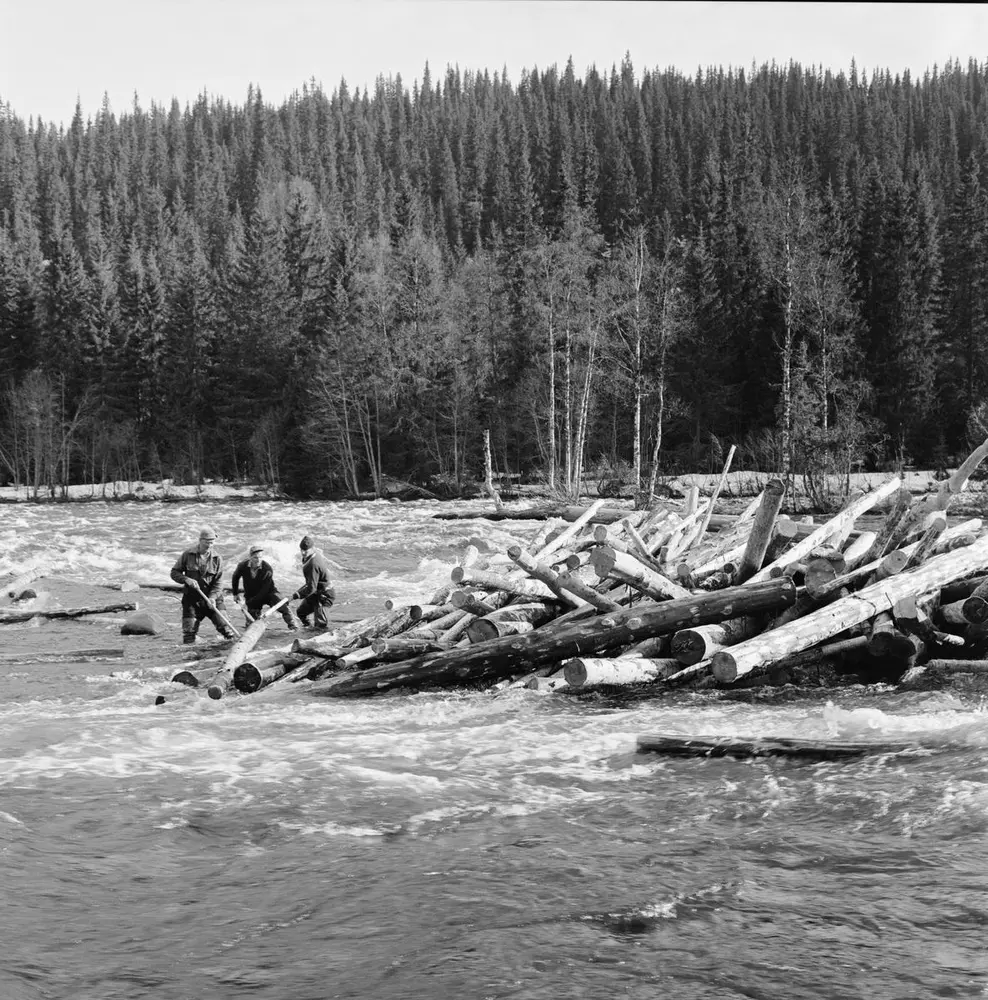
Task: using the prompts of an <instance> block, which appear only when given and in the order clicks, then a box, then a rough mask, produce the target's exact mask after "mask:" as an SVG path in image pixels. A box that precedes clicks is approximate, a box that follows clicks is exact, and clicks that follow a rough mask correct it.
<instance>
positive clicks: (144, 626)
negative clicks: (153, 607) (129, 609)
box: [120, 611, 165, 635]
mask: <svg viewBox="0 0 988 1000" xmlns="http://www.w3.org/2000/svg"><path fill="white" fill-rule="evenodd" d="M164 630H165V622H164V619H163V618H162V617H161V616H160V615H155V614H152V613H151V612H150V611H135V612H134V614H132V615H130V616H129V617H128V618H127V620H126V621H125V622H124V623H123V625H121V626H120V634H121V635H161V633H162V632H164Z"/></svg>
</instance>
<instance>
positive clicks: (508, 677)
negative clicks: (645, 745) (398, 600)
mask: <svg viewBox="0 0 988 1000" xmlns="http://www.w3.org/2000/svg"><path fill="white" fill-rule="evenodd" d="M986 455H988V441H986V442H985V443H984V444H983V445H982V446H981V447H979V448H978V449H977V450H976V451H975V452H974V453H972V455H971V456H970V457H969V458H968V459H967V460H966V461H965V462H964V463H963V465H962V466H961V467H960V468H959V469H958V470H957V472H956V473H954V474H953V475H952V476H951V477H950V479H948V480H947V481H945V482H944V483H943V484H941V486H940V488H939V489H938V490H937V491H936V492H935V493H933V494H930V495H928V496H924V497H922V498H920V499H919V500H918V501H914V498H913V497H912V496H911V495H910V494H909V493H908V492H907V491H905V490H904V489H903V488H902V484H901V482H900V481H899V480H898V479H897V478H890V479H889V480H888V481H887V482H886V483H884V484H883V485H882V486H880V487H879V488H877V489H873V490H871V491H870V492H867V493H857V494H852V495H851V496H849V497H848V498H847V500H846V502H845V504H844V506H843V507H842V508H841V509H840V510H839V511H837V513H836V514H834V515H832V516H830V517H829V518H827V519H825V520H822V521H821V522H820V523H816V524H813V523H808V524H807V523H797V522H796V521H794V520H792V519H791V518H788V517H785V516H784V515H783V514H782V513H781V511H782V508H783V502H784V499H785V492H786V491H785V487H784V484H783V483H782V482H781V481H779V480H773V481H770V482H769V483H768V484H767V485H766V487H765V489H764V490H763V492H762V493H761V494H760V495H759V496H758V497H756V498H755V499H754V500H753V502H752V503H751V504H750V505H749V507H748V508H747V509H746V510H745V511H744V512H743V513H742V514H740V515H738V516H736V517H726V516H724V515H721V514H716V513H714V510H713V505H714V502H715V501H716V492H715V493H714V495H712V496H711V497H710V498H709V500H708V501H707V502H706V503H697V502H696V497H695V496H694V497H691V498H690V500H688V501H687V503H686V504H685V505H684V506H683V507H682V508H681V509H678V510H677V509H674V508H673V506H672V505H671V504H666V505H657V506H655V507H653V508H652V509H651V510H648V511H627V510H624V511H622V512H621V517H620V518H613V517H611V516H610V510H608V512H607V516H606V517H604V518H603V519H601V518H600V517H599V515H600V512H601V510H602V509H604V508H603V503H604V502H603V501H598V502H597V503H594V504H592V505H591V506H590V507H588V508H584V509H583V510H582V512H581V513H580V514H579V516H576V517H567V518H565V519H563V518H550V519H548V520H546V521H545V522H543V523H542V525H541V527H540V528H539V529H538V530H537V531H536V533H535V535H534V537H533V538H531V539H530V540H529V541H528V543H527V544H521V543H518V544H514V545H510V546H508V547H507V550H506V552H505V553H504V554H503V555H501V554H498V555H496V556H494V557H493V558H491V559H490V560H489V561H488V562H487V564H486V565H485V564H483V563H482V561H481V560H480V559H479V558H478V557H477V553H476V550H473V551H471V552H469V553H468V554H467V556H466V557H465V558H464V559H463V560H462V562H461V564H460V565H457V566H455V567H453V569H452V571H451V573H450V581H449V584H447V585H445V586H443V587H441V588H440V589H439V590H438V591H437V592H436V593H435V594H432V595H430V596H429V597H428V598H427V599H426V600H425V601H424V602H423V603H422V604H416V605H403V606H397V605H395V604H394V603H393V602H388V603H387V606H386V607H385V609H384V610H383V611H382V612H381V613H380V614H377V615H375V616H372V617H370V618H367V619H364V620H363V621H359V622H354V623H351V624H348V625H347V626H346V627H344V628H342V629H340V630H338V631H335V632H332V633H326V634H320V635H318V636H312V637H307V638H304V639H299V640H296V641H295V643H293V646H292V648H291V649H290V650H287V649H286V650H284V651H279V656H280V657H282V658H281V659H278V660H277V661H276V662H275V663H273V664H272V665H270V666H265V667H260V666H256V665H255V667H256V668H255V669H254V670H251V671H248V670H246V669H244V670H240V671H237V670H235V671H234V673H237V672H239V673H241V674H243V675H244V676H245V678H246V675H247V674H249V675H250V680H249V681H247V680H246V679H245V680H244V684H243V688H242V690H243V691H245V692H246V691H248V690H250V691H253V690H260V689H261V688H263V687H265V686H267V685H269V684H272V683H277V684H282V683H286V682H287V683H291V682H292V681H297V680H300V679H307V680H309V681H312V682H313V683H312V684H311V685H309V686H308V687H307V688H306V690H308V691H309V692H310V693H311V694H313V695H319V696H325V697H345V696H354V695H368V694H374V693H380V692H385V691H391V690H396V689H406V690H425V689H430V688H447V687H455V686H468V687H485V688H491V689H493V690H495V691H498V692H501V691H505V690H509V689H511V688H517V687H526V688H530V689H534V690H538V691H541V692H550V691H551V692H554V693H557V694H568V695H572V694H574V693H580V692H584V691H588V690H600V689H605V690H612V689H626V690H631V691H633V692H635V693H636V694H637V695H640V696H651V695H656V694H661V693H662V692H665V691H673V690H679V689H682V688H738V687H745V686H753V685H762V684H780V683H795V684H811V685H821V684H823V685H830V684H836V683H852V682H862V683H867V682H873V681H883V682H899V681H901V682H902V683H904V684H917V683H920V684H921V683H924V680H923V679H924V678H926V680H929V678H931V677H942V676H945V675H947V674H951V673H956V672H968V673H976V672H982V673H988V535H986V534H985V533H984V532H983V530H982V524H981V521H980V520H977V519H972V520H968V521H962V522H960V523H954V524H949V523H948V520H947V513H948V508H949V506H950V503H951V501H952V499H953V498H954V497H955V496H956V495H957V494H958V493H960V492H961V490H962V489H963V488H964V486H965V484H966V482H967V479H968V477H969V476H970V474H971V472H972V471H973V470H974V469H975V468H976V467H977V466H978V465H979V464H980V463H981V461H982V460H983V459H984V457H985V456H986ZM866 517H867V518H868V522H867V523H864V522H862V519H863V518H866ZM951 664H953V665H955V666H951ZM226 669H227V671H228V672H229V670H230V667H229V666H227V668H226ZM237 686H238V687H239V686H240V685H237Z"/></svg>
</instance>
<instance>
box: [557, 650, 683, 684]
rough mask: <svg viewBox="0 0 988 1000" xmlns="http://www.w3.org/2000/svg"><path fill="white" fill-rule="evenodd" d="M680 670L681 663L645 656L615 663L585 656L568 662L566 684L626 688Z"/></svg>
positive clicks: (564, 669)
mask: <svg viewBox="0 0 988 1000" xmlns="http://www.w3.org/2000/svg"><path fill="white" fill-rule="evenodd" d="M680 669H682V665H681V664H680V663H679V661H678V660H669V659H664V660H652V659H647V658H645V657H643V656H616V657H614V658H612V659H607V658H605V657H595V656H584V657H577V658H575V659H572V660H567V661H566V662H565V663H564V664H563V676H564V677H565V678H566V683H567V684H569V686H570V687H574V688H577V687H590V686H592V685H597V684H601V685H605V684H606V685H613V686H626V685H630V684H648V683H649V682H650V681H654V680H657V679H659V678H662V677H668V676H669V675H670V674H674V673H676V672H677V671H678V670H680Z"/></svg>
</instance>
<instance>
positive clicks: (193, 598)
mask: <svg viewBox="0 0 988 1000" xmlns="http://www.w3.org/2000/svg"><path fill="white" fill-rule="evenodd" d="M215 541H216V532H215V531H213V529H212V528H203V529H202V531H200V532H199V541H198V543H197V544H196V545H194V546H193V547H192V548H190V549H186V550H185V551H184V552H183V553H182V554H181V555H180V556H179V557H178V560H177V562H176V563H175V565H174V566H172V571H171V578H172V579H173V580H174V581H175V582H176V583H180V584H182V586H183V587H184V588H185V589H184V590H183V591H182V641H183V642H185V643H186V644H191V643H194V642H195V641H196V633H197V632H198V631H199V623H200V622H201V621H202V620H203V618H208V619H209V620H210V621H211V622H212V623H213V625H215V626H216V631H217V632H219V634H220V635H221V636H223V638H224V639H235V638H236V637H237V633H236V632H235V631H234V629H233V627H232V626H231V625H230V622H229V621H228V620H227V618H226V616H225V615H224V614H223V591H222V589H221V587H220V578H221V577H222V576H223V559H222V557H221V556H220V554H219V553H218V552H214V551H213V542H215Z"/></svg>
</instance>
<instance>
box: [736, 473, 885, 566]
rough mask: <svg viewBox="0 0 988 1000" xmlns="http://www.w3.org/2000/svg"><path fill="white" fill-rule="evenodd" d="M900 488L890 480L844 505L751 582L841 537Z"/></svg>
mask: <svg viewBox="0 0 988 1000" xmlns="http://www.w3.org/2000/svg"><path fill="white" fill-rule="evenodd" d="M900 486H901V481H900V480H899V479H897V478H896V479H890V480H889V481H888V482H887V483H884V484H883V485H882V486H880V487H879V488H878V489H877V490H874V491H873V492H871V493H866V494H864V495H863V496H860V497H857V498H856V499H854V500H852V501H851V502H850V503H848V504H845V506H844V507H843V508H842V509H841V510H840V511H838V512H837V513H836V514H835V515H834V516H833V517H832V518H831V519H830V520H829V521H827V522H826V523H825V524H821V525H820V526H819V527H817V529H816V530H815V531H814V532H813V534H811V535H807V536H806V538H804V539H802V540H801V541H798V542H797V543H796V544H795V545H794V546H793V547H792V548H791V549H789V550H788V551H787V552H786V553H785V554H784V555H783V556H781V557H780V558H779V559H778V560H776V562H774V563H770V564H769V565H768V566H763V567H762V568H761V569H760V570H759V571H758V572H757V573H755V574H754V575H752V577H751V582H753V583H759V582H760V581H762V580H768V579H770V578H771V576H772V569H773V567H775V566H779V565H783V564H785V565H788V564H789V563H792V562H797V561H799V560H800V559H802V558H803V557H804V556H806V555H809V553H810V552H812V551H813V549H815V548H816V547H817V546H818V545H823V544H824V543H826V542H827V541H829V540H830V539H832V538H833V537H834V536H835V535H843V534H844V532H845V530H846V529H848V527H849V526H851V525H853V524H854V522H855V521H856V520H857V519H858V518H859V517H860V516H861V515H862V514H865V513H867V512H868V511H869V510H871V508H872V507H874V506H875V505H876V504H879V503H881V502H882V500H884V499H885V498H886V497H888V496H891V495H892V494H893V493H894V492H895V491H896V490H897V489H899V487H900Z"/></svg>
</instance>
